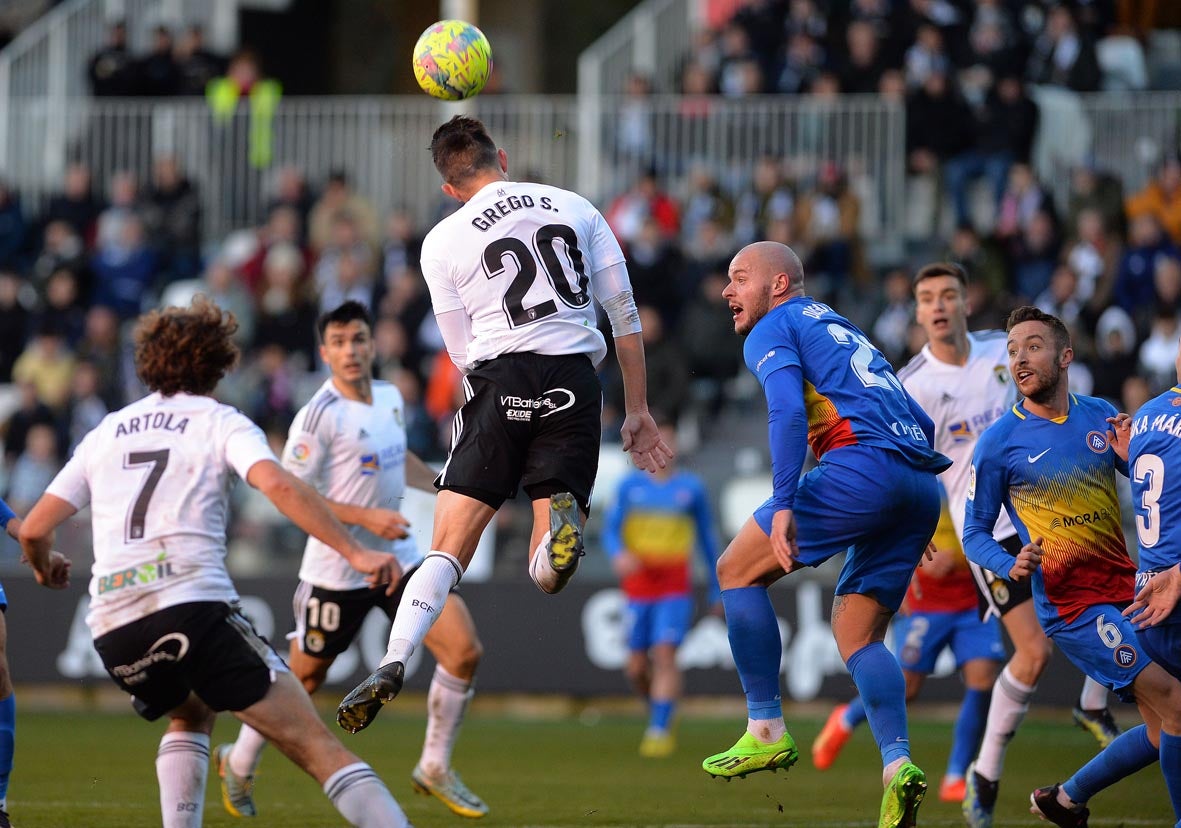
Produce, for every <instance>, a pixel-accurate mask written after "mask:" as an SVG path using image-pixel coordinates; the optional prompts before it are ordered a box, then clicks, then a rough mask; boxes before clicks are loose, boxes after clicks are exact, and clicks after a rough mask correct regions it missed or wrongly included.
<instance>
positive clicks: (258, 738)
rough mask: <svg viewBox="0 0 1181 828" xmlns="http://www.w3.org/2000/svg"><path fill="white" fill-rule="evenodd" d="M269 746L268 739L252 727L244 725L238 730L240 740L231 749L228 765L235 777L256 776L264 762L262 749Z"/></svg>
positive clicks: (235, 741) (236, 740)
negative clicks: (260, 764) (261, 763)
mask: <svg viewBox="0 0 1181 828" xmlns="http://www.w3.org/2000/svg"><path fill="white" fill-rule="evenodd" d="M266 746H267V739H266V737H265V736H263V735H262V734H261V733H259V732H258V731H257V730H255V729H254V728H253V727H251V726H250V725H246V724H244V725H242V727H241V729H239V730H238V738H237V739H235V740H234V746H233V747H232V748H230V758H229V759H228V760H227V761H226V764H228V765H229V766H230V771H232V772H233V774H234V775H235V776H254V772H255V771H256V770H258V763H259V762H261V761H262V749H263V748H264V747H266Z"/></svg>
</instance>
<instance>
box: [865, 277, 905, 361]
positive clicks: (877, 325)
mask: <svg viewBox="0 0 1181 828" xmlns="http://www.w3.org/2000/svg"><path fill="white" fill-rule="evenodd" d="M874 310H875V313H874V314H873V322H872V329H871V333H872V336H873V341H874V343H875V344H876V345H877V346H878V347H879V348H880V349H881V351H882V355H883V356H885V357H886V359H888V360H889V361H890V364H891V365H902V364H903V362H904V360H905V359H906V356H907V350H908V345H909V342H908V340H909V337H910V323H911V320H912V319H914V301H913V297H912V295H911V289H910V274H909V273H907V272H906V270H904V269H902V268H896V269H894V270H891V271H890V272H889V273H887V274H886V276H885V278H884V279H882V303H881V305H879V306H877V307H876V308H874Z"/></svg>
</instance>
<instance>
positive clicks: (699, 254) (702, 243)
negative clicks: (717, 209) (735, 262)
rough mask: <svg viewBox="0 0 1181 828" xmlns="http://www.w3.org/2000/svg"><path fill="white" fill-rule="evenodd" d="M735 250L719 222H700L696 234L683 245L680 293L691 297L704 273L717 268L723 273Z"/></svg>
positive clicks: (731, 237) (729, 237)
mask: <svg viewBox="0 0 1181 828" xmlns="http://www.w3.org/2000/svg"><path fill="white" fill-rule="evenodd" d="M737 249H738V247H737V245H735V244H734V237H733V236H731V235H730V233H728V232H727V231H726V230H725V228H724V227H723V226H722V223H721V222H719V221H717V220H716V219H712V218H710V219H706V220H705V221H703V222H701V224H700V225H698V228H697V234H696V235H695V236H694V237H693V238H692V239H690V240H689V241H688V242H687V243H686V244H685V245H684V254H685V272H684V276H683V278H682V280H681V293H682V294H683V295H685V296H691V295H692V294H693V293H695V292H696V290H697V283H698V282H700V281H701V279H702V278H703V277H704V276H705V274H706V273H709V272H711V271H714V270H717V269H719V268H721V270H723V271H725V270H726V267H727V266H728V265H729V263H730V260H731V259H732V258H734V253H735V251H736V250H737Z"/></svg>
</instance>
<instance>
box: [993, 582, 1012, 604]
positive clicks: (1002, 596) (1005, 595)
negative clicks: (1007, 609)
mask: <svg viewBox="0 0 1181 828" xmlns="http://www.w3.org/2000/svg"><path fill="white" fill-rule="evenodd" d="M988 589H989V591H990V592H991V593H992V598H993V600H994V601H996V602H997V604H999V605H1001V606H1004V605H1005V604H1007V603H1009V585H1008V584H1007V583H1005V582H1004V581H1002V580H1001V579H1000V578H997V579H996V580H995V581H993V582H992V583H991V584H989V585H988Z"/></svg>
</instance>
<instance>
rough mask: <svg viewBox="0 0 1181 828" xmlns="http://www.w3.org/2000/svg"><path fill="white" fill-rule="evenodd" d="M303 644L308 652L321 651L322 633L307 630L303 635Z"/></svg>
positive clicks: (322, 643)
mask: <svg viewBox="0 0 1181 828" xmlns="http://www.w3.org/2000/svg"><path fill="white" fill-rule="evenodd" d="M303 645H304V646H305V647H307V648H308V652H309V653H318V652H321V651H322V650H323V649H324V634H323V633H320V632H317V631H315V630H308V632H307V635H305V636H304V637H303Z"/></svg>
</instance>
